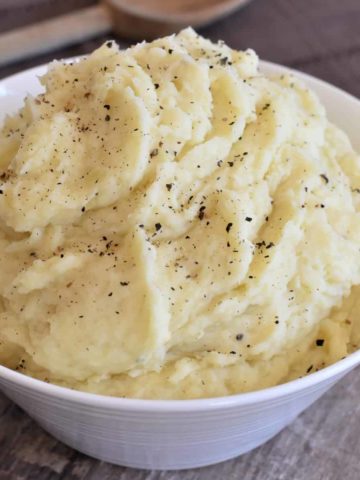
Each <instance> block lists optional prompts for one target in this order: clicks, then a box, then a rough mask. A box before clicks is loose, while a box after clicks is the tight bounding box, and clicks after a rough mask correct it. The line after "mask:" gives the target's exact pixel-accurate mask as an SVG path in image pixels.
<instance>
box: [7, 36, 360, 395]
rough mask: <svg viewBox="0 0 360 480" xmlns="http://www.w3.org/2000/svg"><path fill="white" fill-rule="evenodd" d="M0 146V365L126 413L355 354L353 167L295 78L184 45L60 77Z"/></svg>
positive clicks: (201, 44) (115, 56) (112, 56)
mask: <svg viewBox="0 0 360 480" xmlns="http://www.w3.org/2000/svg"><path fill="white" fill-rule="evenodd" d="M42 83H43V85H44V86H45V89H46V92H45V93H44V94H42V95H40V96H38V97H37V98H28V99H27V100H26V101H25V106H24V108H23V109H22V110H21V111H20V112H19V113H18V114H16V115H15V116H12V117H10V118H8V119H7V120H6V122H5V125H4V127H3V129H2V132H1V138H0V178H1V180H0V246H1V248H0V272H1V276H0V362H1V363H2V364H3V365H6V366H9V367H11V368H16V369H19V370H20V371H22V372H24V373H27V374H29V375H33V376H36V377H39V378H42V379H45V380H47V381H51V382H54V383H58V384H62V385H66V386H71V387H74V388H79V389H82V390H88V391H92V392H99V393H105V394H109V395H119V396H127V397H141V398H163V399H165V398H196V397H208V396H218V395H228V394H232V393H236V392H243V391H249V390H254V389H258V388H262V387H266V386H270V385H275V384H277V383H279V382H284V381H286V380H288V379H290V378H294V377H297V376H302V375H305V374H306V373H308V372H313V371H315V370H316V369H319V368H322V367H323V366H324V365H327V364H329V363H331V362H334V361H336V360H338V359H340V358H342V357H344V356H345V355H347V354H348V353H349V352H350V351H351V350H353V349H354V348H356V347H357V345H358V342H359V340H360V333H359V326H358V325H357V323H356V321H358V320H359V318H358V317H359V314H360V300H357V299H358V298H360V295H359V293H360V288H359V287H357V286H356V285H358V284H359V283H360V215H359V206H360V160H359V157H358V156H357V155H356V154H355V153H354V151H353V150H352V147H351V145H350V142H349V140H348V139H347V137H346V136H345V134H344V133H342V132H341V131H339V130H338V129H337V128H336V127H334V126H333V125H331V124H330V123H329V122H328V120H327V119H326V114H325V111H324V108H323V107H322V106H321V104H320V103H319V101H318V99H317V98H316V96H315V95H314V94H313V93H311V92H310V91H309V90H307V88H306V87H305V86H304V85H303V84H302V83H301V82H299V81H298V80H296V79H295V78H294V77H293V76H291V75H284V76H281V77H276V78H267V77H264V76H263V75H261V74H260V73H259V71H258V59H257V56H256V55H255V53H254V52H252V51H246V52H237V51H233V50H231V49H229V48H228V47H227V46H226V45H224V44H222V43H219V44H213V43H211V42H209V41H207V40H205V39H203V38H201V37H199V36H197V35H196V34H195V33H194V32H193V31H192V30H191V29H187V30H184V31H183V32H181V33H180V34H179V35H177V36H171V37H167V38H163V39H160V40H157V41H155V42H152V43H142V44H140V45H137V46H135V47H133V48H130V49H128V50H126V51H119V50H118V47H117V46H116V45H115V44H113V43H112V42H108V43H106V44H105V45H103V46H102V47H101V48H100V49H99V50H96V51H95V52H94V53H93V54H92V55H90V56H89V57H88V58H86V59H84V60H82V61H80V62H79V63H75V64H62V63H56V62H55V63H53V64H52V65H51V67H50V70H49V72H48V73H47V75H46V76H45V77H43V78H42Z"/></svg>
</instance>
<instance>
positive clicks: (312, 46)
mask: <svg viewBox="0 0 360 480" xmlns="http://www.w3.org/2000/svg"><path fill="white" fill-rule="evenodd" d="M93 3H94V1H93V0H63V1H62V2H58V1H55V0H17V1H14V0H1V1H0V31H5V30H7V29H9V28H12V27H15V26H20V25H24V24H26V23H27V22H28V23H29V22H31V21H33V20H34V21H35V20H39V19H44V18H48V17H50V16H51V15H55V14H60V13H66V12H67V11H70V10H71V9H72V8H76V7H84V6H88V5H91V4H93ZM359 27H360V2H359V0H341V1H339V0H316V2H314V1H313V2H310V1H299V0H254V1H253V2H252V3H251V4H250V5H249V6H248V7H246V8H244V9H243V10H242V11H239V12H237V13H236V14H233V15H232V16H231V17H229V18H227V19H225V20H223V21H221V22H219V23H217V24H215V25H213V26H212V27H209V28H206V29H204V30H202V31H201V33H202V34H204V35H206V36H208V37H210V38H212V39H214V40H215V39H218V38H222V39H224V40H225V41H226V42H227V43H229V44H230V45H231V46H233V47H234V48H246V47H252V48H254V49H255V50H256V51H257V52H258V53H259V54H260V56H261V57H262V58H264V59H267V60H272V61H275V62H279V63H283V64H287V65H289V66H292V67H294V68H298V69H300V70H303V71H306V72H308V73H311V74H314V75H316V76H318V77H321V78H324V79H325V80H327V81H330V82H331V83H334V84H335V85H338V86H339V87H341V88H344V89H345V90H347V91H349V92H350V93H352V94H354V95H356V96H359V97H360V28H359ZM104 39H105V38H104V37H101V38H98V39H96V40H92V41H89V42H86V43H84V44H82V45H74V46H71V47H69V48H67V49H63V50H61V51H58V52H54V53H52V54H50V55H44V56H41V57H37V58H33V59H32V60H31V61H27V62H22V63H18V64H17V65H13V66H11V67H7V68H3V69H0V77H4V76H6V75H9V74H11V73H14V72H16V71H19V70H22V69H24V68H28V67H30V66H33V65H37V64H39V63H43V62H46V61H48V60H50V59H52V58H53V57H58V58H59V57H60V58H61V57H67V56H71V55H78V54H82V53H86V52H89V51H91V50H92V49H94V48H95V47H96V46H98V45H100V43H101V42H102V41H104ZM118 40H120V41H121V44H122V45H127V44H128V42H127V41H126V39H119V38H118ZM359 373H360V370H359V369H358V370H356V371H355V372H353V373H352V374H350V375H348V376H347V377H346V378H345V379H344V380H343V381H342V382H340V383H339V384H338V385H337V386H336V387H335V388H333V389H332V390H331V391H330V392H328V393H327V394H326V395H325V396H324V397H323V398H322V399H321V400H320V401H318V402H317V403H316V404H315V405H313V406H312V407H311V408H310V409H308V410H307V411H306V412H305V413H304V414H303V415H301V416H300V417H299V418H298V419H297V420H296V421H295V422H294V423H293V424H292V425H290V427H288V428H287V429H286V430H284V431H283V432H282V433H281V434H279V435H278V436H277V437H276V438H274V439H273V440H271V441H270V442H268V443H267V444H265V445H263V446H262V447H260V448H258V449H256V450H255V451H253V452H251V453H249V454H246V455H244V456H242V457H240V458H238V459H235V460H232V461H228V462H225V463H222V464H219V465H216V466H212V467H208V468H203V469H198V470H186V471H182V472H148V471H139V470H132V469H128V468H122V467H116V466H113V465H109V464H105V463H102V462H98V461H96V460H93V459H90V458H88V457H85V456H84V455H82V454H80V453H77V452H75V451H74V450H72V449H70V448H68V447H66V446H64V445H62V444H60V443H59V442H57V441H56V440H54V439H53V438H51V437H50V436H49V435H47V434H46V433H45V432H44V431H43V430H42V429H41V428H40V427H38V426H37V425H36V424H35V423H34V422H33V421H32V420H31V419H30V418H29V417H27V416H26V415H25V414H24V413H22V412H21V410H20V409H19V408H17V407H15V406H14V405H13V404H12V403H11V402H10V401H8V400H7V399H6V398H5V397H3V396H1V394H0V480H13V479H14V480H20V479H21V480H24V479H34V480H61V479H63V480H83V479H89V480H115V479H116V480H240V479H241V480H288V479H292V480H340V479H341V480H357V479H360V462H359V458H360V402H359V397H360V375H359Z"/></svg>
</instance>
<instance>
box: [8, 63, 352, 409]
mask: <svg viewBox="0 0 360 480" xmlns="http://www.w3.org/2000/svg"><path fill="white" fill-rule="evenodd" d="M80 58H82V57H80V56H78V57H72V58H69V59H66V60H65V61H69V62H70V61H78V60H79V59H80ZM49 63H50V62H49ZM49 63H46V64H42V65H38V66H35V67H32V68H29V69H27V70H23V71H21V72H18V73H15V74H13V75H10V76H8V77H5V78H3V79H0V86H1V84H3V83H5V82H12V81H14V80H18V79H20V78H21V76H23V75H24V74H28V75H29V74H30V75H38V74H39V72H40V71H41V70H42V69H44V68H45V67H46V66H47V65H49ZM259 66H260V69H262V68H264V70H265V71H266V73H270V74H272V73H275V72H289V73H294V74H295V75H297V77H299V78H300V79H302V80H304V81H305V82H309V83H310V84H311V85H310V87H311V86H312V85H315V86H318V87H319V88H322V89H325V90H326V91H327V92H329V91H331V93H332V94H335V95H341V96H342V97H343V98H347V99H348V100H351V101H353V102H356V103H358V107H359V109H360V100H359V99H358V98H356V97H355V96H354V95H351V94H350V93H348V92H346V91H344V90H342V89H340V88H339V87H336V86H334V85H331V84H330V83H328V82H326V81H324V80H321V79H319V78H316V77H314V76H312V75H309V74H306V73H303V72H301V71H298V70H295V69H292V68H289V67H286V66H284V65H280V64H277V63H273V62H268V61H265V60H260V64H259ZM350 140H351V139H350ZM359 364H360V349H359V350H357V351H355V352H353V353H351V354H349V355H347V356H346V357H345V358H343V359H341V360H339V361H337V362H335V363H333V364H331V365H328V366H327V367H324V368H323V369H321V370H318V371H316V372H313V373H310V374H308V375H305V376H303V377H299V378H296V379H294V380H290V381H288V382H286V383H282V384H279V385H275V386H273V387H268V388H264V389H260V390H255V391H251V392H246V393H237V394H233V395H228V396H222V397H210V398H196V399H185V400H154V399H138V398H124V397H114V396H109V395H102V394H96V393H90V392H84V391H81V390H74V389H71V388H68V387H62V386H60V385H56V384H51V383H47V382H44V381H42V380H39V379H37V378H33V377H30V376H27V375H24V374H23V373H20V372H18V371H15V370H11V369H10V368H7V367H5V366H3V365H0V381H1V380H4V381H5V382H6V383H13V384H14V385H16V386H18V387H20V388H25V389H28V390H32V391H34V392H36V393H38V394H44V395H47V396H51V397H53V398H57V399H61V400H64V401H69V402H73V403H77V404H82V405H86V406H93V407H97V408H110V409H116V410H127V411H143V412H162V413H171V412H194V411H195V412H196V411H200V410H214V409H223V408H231V407H235V406H245V405H252V404H258V403H263V402H267V401H269V400H273V399H278V398H280V397H286V396H289V395H291V394H294V393H297V392H299V391H302V390H304V391H305V390H307V389H310V388H312V387H315V386H316V385H318V384H320V383H324V382H326V381H328V380H331V379H332V378H334V379H337V378H338V377H340V376H342V375H345V374H346V373H347V372H349V371H350V370H351V369H353V368H355V367H356V366H357V365H359ZM5 389H6V385H5ZM0 390H1V384H0Z"/></svg>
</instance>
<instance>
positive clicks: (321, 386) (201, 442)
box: [0, 62, 360, 469]
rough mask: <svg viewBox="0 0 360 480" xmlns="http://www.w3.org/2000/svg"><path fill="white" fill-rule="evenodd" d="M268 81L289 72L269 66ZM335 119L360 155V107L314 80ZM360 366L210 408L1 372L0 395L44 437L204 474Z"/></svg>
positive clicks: (15, 100)
mask: <svg viewBox="0 0 360 480" xmlns="http://www.w3.org/2000/svg"><path fill="white" fill-rule="evenodd" d="M261 67H262V70H263V71H265V72H267V73H274V72H277V73H278V72H283V71H284V67H280V66H277V65H274V64H270V63H266V62H263V63H262V64H261ZM45 69H46V68H45V67H38V68H34V69H32V70H28V71H26V72H23V73H20V74H18V75H14V76H12V77H9V78H7V79H5V80H3V81H1V82H0V110H1V113H2V114H3V113H4V112H10V111H13V110H14V109H16V108H18V107H19V106H20V104H21V102H22V98H23V97H24V96H25V94H27V93H28V92H30V93H38V92H39V91H40V87H39V83H38V81H37V79H36V76H37V75H40V74H42V73H44V71H45ZM297 74H298V76H299V77H301V78H303V80H305V82H306V83H307V84H308V86H309V87H311V88H312V89H313V90H315V91H316V92H317V93H318V95H319V96H320V98H321V100H322V102H323V103H324V104H325V106H326V108H327V111H328V114H329V116H330V119H332V120H333V121H334V122H335V123H337V124H338V125H339V126H340V127H342V128H343V129H344V130H345V131H346V132H347V133H348V134H349V136H350V138H351V139H352V141H353V144H354V147H355V148H356V149H358V150H360V137H359V135H358V128H359V125H360V101H359V100H357V99H356V98H354V97H352V96H351V95H348V94H347V93H345V92H343V91H341V90H339V89H337V88H335V87H332V86H331V85H328V84H327V83H325V82H322V81H320V80H317V79H315V78H312V77H310V76H307V75H304V74H301V73H297ZM359 363H360V351H357V352H355V353H353V354H352V355H350V356H348V357H347V358H345V359H344V360H341V361H339V362H337V363H336V364H334V365H331V366H330V367H327V368H325V369H323V370H321V371H319V372H316V373H313V374H311V375H308V376H306V377H304V378H301V379H298V380H295V381H292V382H289V383H286V384H283V385H280V386H277V387H273V388H268V389H266V390H260V391H257V392H253V393H245V394H239V395H233V396H229V397H223V398H213V399H204V400H179V401H157V400H132V399H123V398H113V397H105V396H101V395H94V394H89V393H82V392H77V391H72V390H69V389H66V388H61V387H57V386H55V385H49V384H47V383H44V382H41V381H39V380H34V379H32V378H29V377H26V376H24V375H22V374H21V373H18V372H15V371H12V370H9V369H7V368H5V367H2V366H0V388H1V389H2V391H3V392H4V393H5V394H6V395H7V396H8V397H9V398H11V399H12V400H13V401H14V402H15V403H16V404H18V405H19V406H20V407H21V408H23V409H24V410H25V411H26V412H27V413H28V414H29V415H30V416H31V417H33V418H34V419H35V420H36V421H37V422H38V423H39V424H40V425H41V426H42V427H43V428H44V429H45V430H47V431H48V432H49V433H51V434H52V435H53V436H54V437H56V438H57V439H59V440H61V441H62V442H64V443H66V444H67V445H70V446H71V447H74V448H76V449H77V450H80V451H81V452H84V453H86V454H88V455H90V456H92V457H95V458H98V459H101V460H105V461H108V462H112V463H116V464H120V465H126V466H131V467H138V468H149V469H181V468H191V467H200V466H203V465H209V464H212V463H217V462H221V461H223V460H226V459H229V458H232V457H235V456H237V455H240V454H242V453H245V452H248V451H249V450H252V449H253V448H255V447H257V446H258V445H261V444H262V443H264V442H266V441H267V440H269V439H270V438H271V437H273V436H274V435H276V434H277V433H278V432H279V431H280V430H282V429H283V428H284V427H285V426H286V425H288V424H289V423H290V422H291V421H292V420H294V418H295V417H296V416H297V415H299V413H301V412H302V411H303V410H304V409H305V408H307V407H308V406H309V405H311V404H312V403H313V402H314V401H315V400H317V399H318V398H319V397H320V396H321V395H322V394H323V393H325V392H326V391H327V390H328V389H329V388H330V387H331V386H332V385H334V384H335V382H337V381H338V380H339V379H340V378H341V377H343V376H344V375H345V374H346V373H348V372H349V371H350V370H352V369H353V368H354V367H355V366H356V365H358V364H359Z"/></svg>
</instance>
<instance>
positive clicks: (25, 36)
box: [0, 5, 111, 66]
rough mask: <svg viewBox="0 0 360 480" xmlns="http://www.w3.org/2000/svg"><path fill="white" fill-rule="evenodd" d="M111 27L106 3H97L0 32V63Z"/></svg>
mask: <svg viewBox="0 0 360 480" xmlns="http://www.w3.org/2000/svg"><path fill="white" fill-rule="evenodd" d="M110 30H111V20H110V16H109V14H108V10H107V8H106V7H105V6H102V5H96V6H94V7H89V8H84V9H82V10H78V11H77V12H73V13H70V14H67V15H61V16H59V17H55V18H53V19H50V20H46V21H44V22H40V23H37V24H34V25H30V26H28V27H23V28H18V29H16V30H12V31H10V32H5V33H3V34H2V35H0V66H2V65H7V64H9V63H13V62H16V61H18V60H23V59H25V58H29V57H31V56H33V55H39V54H41V53H46V52H49V51H51V50H55V49H56V48H61V47H64V46H66V45H70V44H72V43H76V42H81V41H83V40H86V39H89V38H91V37H95V36H96V35H101V34H103V33H106V32H109V31H110Z"/></svg>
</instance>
